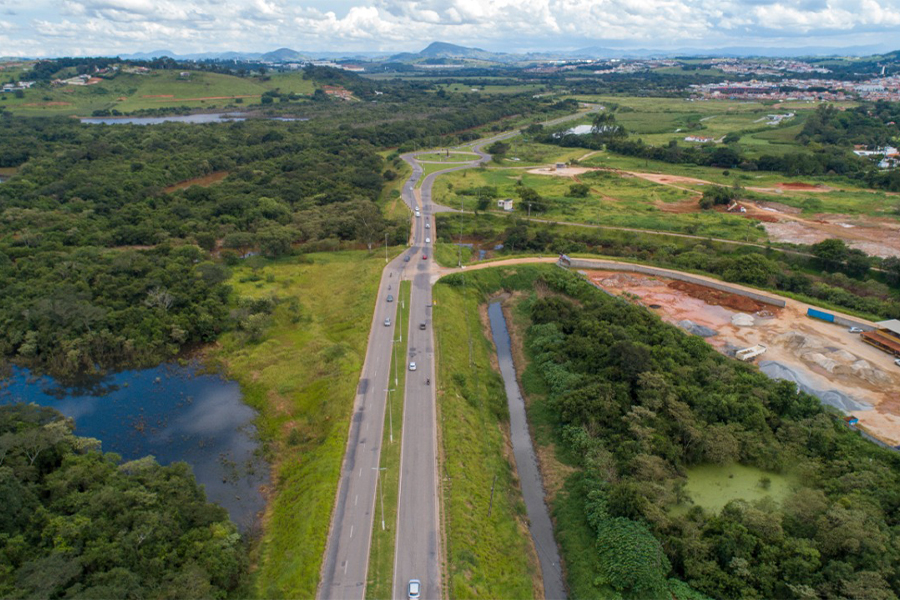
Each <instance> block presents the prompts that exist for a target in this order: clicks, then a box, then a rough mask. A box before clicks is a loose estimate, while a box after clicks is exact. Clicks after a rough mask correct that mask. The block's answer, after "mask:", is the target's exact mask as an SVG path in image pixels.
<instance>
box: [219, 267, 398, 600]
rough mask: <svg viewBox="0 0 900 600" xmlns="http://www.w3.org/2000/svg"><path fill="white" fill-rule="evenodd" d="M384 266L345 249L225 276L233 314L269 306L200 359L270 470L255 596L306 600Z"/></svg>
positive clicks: (325, 532) (321, 548)
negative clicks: (221, 380)
mask: <svg viewBox="0 0 900 600" xmlns="http://www.w3.org/2000/svg"><path fill="white" fill-rule="evenodd" d="M383 268H384V257H383V256H381V255H379V253H377V252H376V253H374V254H370V253H367V252H365V251H352V252H347V251H345V252H330V253H321V254H312V255H308V256H304V257H299V258H297V257H294V258H281V259H277V260H270V259H263V258H258V257H255V258H254V259H251V260H249V261H247V262H245V263H243V264H241V265H240V266H238V267H235V269H234V276H233V277H232V284H233V286H234V294H235V297H236V298H238V299H239V300H237V302H236V307H235V308H234V309H233V310H235V311H238V312H240V311H241V310H242V309H241V307H242V306H252V305H257V304H265V305H267V306H269V307H271V310H270V312H269V313H268V314H267V315H266V316H265V317H264V318H262V319H258V320H257V319H254V318H253V317H252V316H249V317H248V318H249V319H253V321H254V323H252V326H250V327H248V328H245V329H242V330H238V331H234V332H230V333H228V334H226V335H225V336H223V337H222V339H221V342H220V344H219V345H218V347H216V348H215V349H213V350H212V351H211V352H210V353H209V359H210V360H211V361H212V362H214V363H218V364H220V365H221V366H222V368H223V370H224V372H225V373H226V374H227V375H228V376H229V377H231V378H233V379H235V380H237V381H238V382H239V383H240V384H241V390H242V392H243V394H244V401H245V402H246V403H247V404H249V405H250V406H252V407H254V408H255V409H256V410H258V411H259V418H258V419H257V429H258V431H259V434H260V437H261V438H262V440H263V442H264V443H265V449H266V456H267V458H268V459H269V461H270V463H271V464H272V473H273V475H272V478H271V479H272V482H273V489H272V490H270V499H269V503H268V509H267V511H266V515H265V517H264V527H263V537H262V540H261V541H260V543H259V548H258V550H257V559H256V562H257V570H256V573H255V580H256V581H255V589H256V595H257V596H258V597H263V598H271V597H277V596H283V597H293V598H311V597H313V596H315V592H316V585H317V584H318V580H319V569H320V566H321V563H322V556H323V554H324V551H325V540H326V537H327V535H328V526H329V521H330V518H331V510H332V505H333V504H334V498H335V494H336V490H337V484H338V479H339V475H340V468H341V461H342V459H343V456H344V450H345V449H346V445H347V444H346V443H347V432H348V428H349V418H350V413H351V410H352V407H353V398H354V396H355V390H356V385H357V383H358V378H359V372H360V369H361V368H362V364H363V360H364V359H365V352H366V341H367V339H368V332H369V328H368V324H369V323H370V322H371V319H372V307H373V305H374V299H375V295H376V289H377V286H378V281H379V278H380V276H381V270H382V269H383Z"/></svg>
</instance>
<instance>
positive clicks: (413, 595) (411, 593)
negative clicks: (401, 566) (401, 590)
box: [406, 579, 422, 600]
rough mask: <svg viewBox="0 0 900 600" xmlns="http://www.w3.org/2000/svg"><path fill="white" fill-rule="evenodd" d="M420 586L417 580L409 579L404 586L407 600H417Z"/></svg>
mask: <svg viewBox="0 0 900 600" xmlns="http://www.w3.org/2000/svg"><path fill="white" fill-rule="evenodd" d="M421 588H422V584H421V583H420V582H419V580H418V579H410V580H409V584H408V585H407V586H406V597H407V598H409V600H419V598H420V596H421V594H422V590H421Z"/></svg>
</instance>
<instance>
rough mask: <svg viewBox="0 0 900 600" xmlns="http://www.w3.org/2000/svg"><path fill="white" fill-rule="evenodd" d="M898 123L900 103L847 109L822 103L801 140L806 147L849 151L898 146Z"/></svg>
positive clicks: (807, 124)
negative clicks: (815, 145)
mask: <svg viewBox="0 0 900 600" xmlns="http://www.w3.org/2000/svg"><path fill="white" fill-rule="evenodd" d="M898 122H900V102H886V101H884V100H879V101H878V102H875V103H872V104H862V105H860V106H857V107H855V108H849V109H846V110H838V109H837V108H836V107H835V106H833V105H830V104H820V105H819V107H818V108H817V109H816V110H815V112H813V113H812V114H811V115H810V116H809V118H808V119H806V122H805V123H804V124H803V130H802V131H801V132H800V135H799V136H798V137H797V139H798V140H799V141H800V142H802V143H804V144H809V143H810V142H816V143H819V144H829V145H834V146H843V147H845V148H846V147H849V146H852V145H854V144H861V145H864V146H866V147H871V148H875V147H882V146H886V145H889V144H896V143H897V137H898V135H900V127H898V125H897V123H898Z"/></svg>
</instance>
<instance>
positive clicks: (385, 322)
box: [384, 318, 391, 327]
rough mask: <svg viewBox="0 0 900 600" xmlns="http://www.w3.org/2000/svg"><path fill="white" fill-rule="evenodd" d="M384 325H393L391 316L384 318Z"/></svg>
mask: <svg viewBox="0 0 900 600" xmlns="http://www.w3.org/2000/svg"><path fill="white" fill-rule="evenodd" d="M384 326H385V327H390V326H391V320H390V318H387V319H385V320H384Z"/></svg>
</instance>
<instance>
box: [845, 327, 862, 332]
mask: <svg viewBox="0 0 900 600" xmlns="http://www.w3.org/2000/svg"><path fill="white" fill-rule="evenodd" d="M847 331H849V332H850V333H862V332H863V330H862V327H851V328H850V329H848V330H847Z"/></svg>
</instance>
